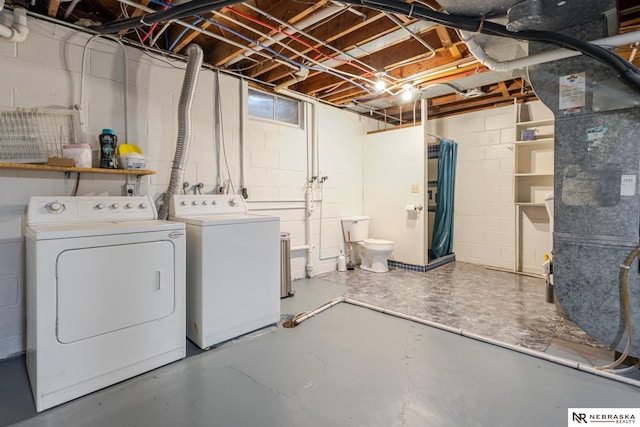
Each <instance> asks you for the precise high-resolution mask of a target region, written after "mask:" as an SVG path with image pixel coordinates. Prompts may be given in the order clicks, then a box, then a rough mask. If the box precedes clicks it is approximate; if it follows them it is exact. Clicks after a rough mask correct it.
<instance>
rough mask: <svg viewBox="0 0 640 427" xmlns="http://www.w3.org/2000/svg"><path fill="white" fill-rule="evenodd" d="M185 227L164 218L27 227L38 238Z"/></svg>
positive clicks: (172, 229) (177, 229)
mask: <svg viewBox="0 0 640 427" xmlns="http://www.w3.org/2000/svg"><path fill="white" fill-rule="evenodd" d="M184 228H185V227H184V224H181V223H177V222H170V221H162V220H148V221H111V222H88V223H83V224H51V225H31V226H28V227H27V233H28V234H29V235H32V236H34V238H35V239H36V240H50V239H66V238H72V237H92V236H107V235H113V234H133V233H149V232H154V231H167V232H171V231H184Z"/></svg>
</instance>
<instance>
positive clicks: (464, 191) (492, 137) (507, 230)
mask: <svg viewBox="0 0 640 427" xmlns="http://www.w3.org/2000/svg"><path fill="white" fill-rule="evenodd" d="M514 120H515V114H514V107H510V106H509V107H501V108H496V109H493V110H485V111H479V112H475V113H469V114H463V115H457V116H451V117H448V118H446V119H437V120H432V121H430V122H429V131H430V132H431V133H434V134H437V135H440V136H443V137H445V138H449V139H453V140H455V141H456V142H457V143H458V163H457V169H456V194H455V221H454V247H453V250H454V252H455V254H456V259H457V260H459V261H465V262H470V263H474V264H485V265H490V266H495V267H501V268H507V269H513V267H514V262H515V216H514V211H515V209H514V203H513V151H512V150H510V147H511V146H512V145H513V143H514V141H515V131H514V125H515V122H514Z"/></svg>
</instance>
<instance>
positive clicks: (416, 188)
mask: <svg viewBox="0 0 640 427" xmlns="http://www.w3.org/2000/svg"><path fill="white" fill-rule="evenodd" d="M411 192H412V193H419V192H420V185H419V184H411Z"/></svg>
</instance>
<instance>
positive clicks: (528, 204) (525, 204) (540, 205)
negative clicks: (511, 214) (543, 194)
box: [516, 202, 546, 208]
mask: <svg viewBox="0 0 640 427" xmlns="http://www.w3.org/2000/svg"><path fill="white" fill-rule="evenodd" d="M516 206H520V207H523V208H544V207H546V206H545V204H544V203H531V202H516Z"/></svg>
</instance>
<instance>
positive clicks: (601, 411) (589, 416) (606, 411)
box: [568, 408, 640, 426]
mask: <svg viewBox="0 0 640 427" xmlns="http://www.w3.org/2000/svg"><path fill="white" fill-rule="evenodd" d="M568 415H569V424H568V425H569V426H583V425H585V424H591V423H594V424H596V425H602V424H635V423H636V420H638V419H640V408H569V411H568Z"/></svg>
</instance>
